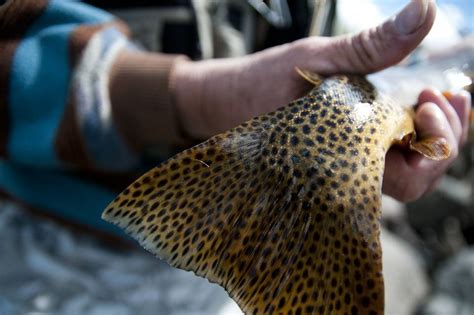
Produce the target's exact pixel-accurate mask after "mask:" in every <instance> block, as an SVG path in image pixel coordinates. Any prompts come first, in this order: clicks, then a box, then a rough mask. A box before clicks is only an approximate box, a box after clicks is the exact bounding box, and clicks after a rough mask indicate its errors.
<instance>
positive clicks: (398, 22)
mask: <svg viewBox="0 0 474 315" xmlns="http://www.w3.org/2000/svg"><path fill="white" fill-rule="evenodd" d="M429 2H430V0H411V1H410V3H408V4H407V5H406V6H405V7H404V8H403V9H402V11H400V12H399V13H398V14H397V16H396V17H395V27H396V28H397V30H398V32H399V33H400V34H403V35H409V34H411V33H413V32H415V31H416V30H417V29H418V28H419V27H420V26H421V25H422V24H423V22H424V21H425V18H426V12H427V11H428V4H429Z"/></svg>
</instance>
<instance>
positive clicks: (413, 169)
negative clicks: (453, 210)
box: [383, 90, 471, 202]
mask: <svg viewBox="0 0 474 315" xmlns="http://www.w3.org/2000/svg"><path fill="white" fill-rule="evenodd" d="M418 104H419V105H418V108H417V110H416V116H415V126H416V130H417V136H419V137H420V138H424V137H442V138H444V139H446V142H447V145H448V146H449V148H450V149H451V154H450V156H449V158H448V159H446V160H442V161H433V160H430V159H427V158H425V157H423V156H422V155H420V154H418V153H416V152H414V151H407V150H400V149H399V148H395V147H392V148H391V149H390V150H389V151H388V153H387V156H386V160H385V174H384V182H383V191H384V193H386V194H388V195H391V196H392V197H394V198H396V199H398V200H400V201H404V202H407V201H413V200H415V199H417V198H419V197H420V196H421V195H423V194H424V193H426V192H428V191H431V190H432V189H433V188H434V187H435V186H436V184H437V183H438V182H439V180H440V179H441V177H442V175H443V174H444V173H445V172H446V170H447V169H448V167H449V165H451V163H452V162H453V161H454V160H455V159H456V157H457V156H458V151H459V148H460V147H461V146H462V145H463V144H465V142H466V141H467V134H468V129H469V113H470V108H471V97H470V94H469V93H468V92H466V91H462V92H460V93H458V94H451V93H444V95H443V94H441V93H440V92H439V91H436V90H424V91H423V92H422V93H421V94H420V95H419V97H418Z"/></svg>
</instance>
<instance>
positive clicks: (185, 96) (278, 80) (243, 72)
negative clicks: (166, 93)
mask: <svg viewBox="0 0 474 315" xmlns="http://www.w3.org/2000/svg"><path fill="white" fill-rule="evenodd" d="M434 17H435V5H434V3H433V2H432V1H428V0H413V1H411V2H410V4H409V5H407V7H406V8H405V10H403V11H402V12H401V13H400V14H398V15H397V16H396V17H394V18H391V19H389V20H388V21H386V22H385V23H383V24H381V25H379V26H377V27H375V28H373V29H369V30H366V31H363V32H361V33H359V34H356V35H352V36H340V37H334V38H327V37H310V38H305V39H301V40H298V41H295V42H293V43H289V44H285V45H281V46H277V47H274V48H271V49H267V50H264V51H262V52H259V53H255V54H252V55H248V56H245V57H242V58H231V59H216V60H206V61H201V62H189V61H183V62H180V63H177V64H176V66H175V69H174V80H173V81H174V82H175V84H176V87H175V100H176V104H177V107H178V110H179V112H180V113H181V114H180V116H181V122H182V126H183V127H184V128H186V130H185V131H187V132H188V133H189V134H190V135H193V136H195V137H202V138H208V137H210V136H212V135H214V134H217V133H219V132H223V131H225V130H227V129H230V128H231V127H234V126H236V125H238V124H240V123H242V122H244V121H246V120H248V119H250V118H252V117H254V116H258V115H261V114H264V113H267V112H270V111H272V110H274V109H276V108H278V107H281V106H283V105H286V104H287V103H289V102H290V101H292V100H294V99H296V98H298V97H301V96H303V95H304V94H305V93H306V92H308V90H309V88H310V86H309V85H308V84H307V83H306V82H305V81H304V80H302V79H301V77H300V76H299V75H298V74H297V73H296V71H295V67H298V68H300V69H305V70H309V71H311V72H315V73H319V74H322V75H331V74H337V73H359V74H368V73H371V72H374V71H378V70H381V69H384V68H387V67H389V66H391V65H394V64H396V63H398V62H399V61H400V60H402V59H403V58H404V57H406V56H407V55H408V53H409V52H411V51H412V50H413V49H414V48H415V47H416V46H417V45H418V44H419V43H420V42H421V40H422V39H423V38H424V37H425V36H426V34H428V32H429V30H430V28H431V26H432V24H433V21H434Z"/></svg>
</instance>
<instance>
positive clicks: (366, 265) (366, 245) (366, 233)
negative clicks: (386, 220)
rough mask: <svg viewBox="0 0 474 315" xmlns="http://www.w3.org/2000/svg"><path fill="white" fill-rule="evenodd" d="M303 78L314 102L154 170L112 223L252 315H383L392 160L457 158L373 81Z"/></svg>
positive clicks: (108, 213) (115, 208)
mask: <svg viewBox="0 0 474 315" xmlns="http://www.w3.org/2000/svg"><path fill="white" fill-rule="evenodd" d="M299 72H300V74H301V75H302V76H303V77H304V78H305V79H307V80H308V81H310V82H311V83H313V84H314V88H313V89H312V90H311V91H310V92H309V93H308V94H307V95H306V96H304V97H302V98H300V99H297V100H295V101H293V102H291V103H290V104H288V105H287V106H285V107H282V108H279V109H277V110H276V111H274V112H272V113H269V114H266V115H262V116H259V117H256V118H254V119H252V120H250V121H248V122H246V123H243V124H242V125H240V126H238V127H236V128H234V129H232V130H229V131H228V132H225V133H223V134H220V135H217V136H214V137H212V138H211V139H209V140H207V141H206V142H203V143H201V144H199V145H197V146H195V147H193V148H190V149H188V150H186V151H184V152H182V153H180V154H178V155H176V156H175V157H172V158H171V159H169V160H168V161H166V162H164V163H163V164H161V165H160V166H158V167H156V168H154V169H152V170H150V171H149V172H148V173H146V174H145V175H143V176H142V177H141V178H139V179H138V180H137V181H136V182H135V183H133V184H132V185H131V186H130V187H129V188H127V189H126V190H125V191H124V192H122V193H121V194H120V195H119V196H118V197H117V198H116V199H115V200H114V201H113V202H112V203H111V204H110V205H109V206H108V208H107V209H106V210H105V211H104V213H103V218H104V219H105V220H107V221H109V222H112V223H114V224H116V225H118V226H120V227H121V228H124V229H125V230H126V232H127V233H129V234H131V235H132V236H133V237H135V238H136V239H137V240H138V241H139V242H140V244H141V245H142V246H143V247H145V248H146V249H147V250H149V251H150V252H152V253H153V254H155V255H156V256H157V257H159V258H161V259H164V260H166V261H167V262H168V263H170V264H171V265H172V266H175V267H178V268H181V269H184V270H190V271H194V272H195V273H196V274H197V275H199V276H202V277H205V278H207V279H209V281H211V282H215V283H218V284H220V285H221V286H223V287H224V288H225V289H226V290H227V292H228V293H229V295H230V296H231V297H232V298H233V299H234V300H235V301H236V302H237V304H238V305H239V306H240V307H241V309H242V310H243V311H244V312H246V313H249V314H261V313H284V314H308V313H311V314H382V313H383V307H384V289H383V276H382V260H381V258H382V256H381V255H382V252H381V246H380V239H379V234H380V228H379V219H380V203H381V189H382V187H381V185H382V177H383V171H384V163H385V154H386V152H387V150H388V149H389V148H390V146H392V145H393V144H395V143H404V144H406V145H408V146H409V147H410V148H411V149H413V150H417V151H419V152H420V153H422V154H424V155H426V156H429V157H431V158H435V159H441V158H446V157H447V156H448V155H449V149H448V148H447V147H446V145H445V143H443V140H442V139H427V140H424V139H416V137H415V130H414V123H413V110H412V109H409V108H404V107H402V106H400V105H398V104H396V103H395V102H393V101H391V100H389V99H387V98H384V97H383V96H382V95H379V94H378V93H377V91H376V90H375V89H374V87H373V86H372V85H371V84H370V83H369V82H368V81H367V80H366V79H365V78H363V77H361V76H355V75H350V76H347V75H340V76H333V77H329V78H322V77H319V76H318V75H315V74H312V73H310V72H306V71H301V70H299Z"/></svg>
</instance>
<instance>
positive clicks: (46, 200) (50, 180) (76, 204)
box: [0, 160, 125, 236]
mask: <svg viewBox="0 0 474 315" xmlns="http://www.w3.org/2000/svg"><path fill="white" fill-rule="evenodd" d="M0 189H2V190H4V191H6V192H7V193H8V194H10V195H11V196H12V197H14V198H18V199H20V200H22V201H24V202H26V203H27V204H29V205H31V206H33V207H37V208H39V209H41V210H45V211H49V212H51V213H52V214H54V215H56V216H60V217H62V218H64V219H67V220H69V221H71V222H74V223H78V224H82V225H86V226H90V227H94V228H96V229H100V230H102V231H107V232H111V233H114V234H116V235H119V236H125V234H124V233H123V232H122V231H121V230H120V229H119V228H117V227H115V226H113V225H112V224H109V223H107V222H105V221H103V220H102V219H101V214H102V211H103V210H104V209H105V207H106V206H107V205H108V204H109V203H110V202H111V201H112V200H113V199H114V198H115V195H116V194H115V193H113V192H111V191H109V190H107V189H104V188H101V187H100V186H97V185H93V184H91V183H88V182H84V181H82V180H79V179H76V178H72V177H69V176H67V175H65V174H64V173H57V172H56V173H55V172H51V171H45V170H39V169H32V168H28V167H23V166H18V165H13V164H12V163H8V162H5V161H2V160H0Z"/></svg>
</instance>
